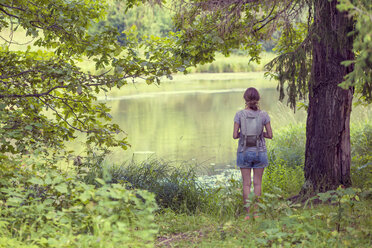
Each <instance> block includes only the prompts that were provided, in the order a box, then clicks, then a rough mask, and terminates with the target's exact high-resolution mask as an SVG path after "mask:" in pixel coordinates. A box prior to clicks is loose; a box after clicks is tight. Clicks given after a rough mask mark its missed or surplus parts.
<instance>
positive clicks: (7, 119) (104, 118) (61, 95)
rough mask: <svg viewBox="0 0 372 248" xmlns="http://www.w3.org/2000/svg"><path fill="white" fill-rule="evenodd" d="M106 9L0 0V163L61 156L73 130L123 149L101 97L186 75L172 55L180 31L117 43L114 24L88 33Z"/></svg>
mask: <svg viewBox="0 0 372 248" xmlns="http://www.w3.org/2000/svg"><path fill="white" fill-rule="evenodd" d="M125 2H126V3H127V8H130V7H132V6H133V2H134V1H125ZM106 10H107V4H106V1H105V0H100V1H96V0H84V1H80V0H71V1H67V0H42V1H41V0H40V1H30V0H0V38H1V42H2V43H0V120H1V123H0V162H1V163H0V164H3V160H8V162H9V161H15V160H16V158H21V157H22V155H23V154H29V153H30V152H36V151H39V152H42V153H43V154H46V155H47V156H48V154H50V153H52V152H53V153H54V152H61V151H63V148H64V141H67V140H71V139H74V138H75V137H76V132H81V133H84V134H85V135H86V141H87V143H88V144H94V146H95V147H97V148H102V149H107V148H110V147H122V148H124V149H125V148H126V147H127V146H128V143H127V142H126V137H125V134H124V133H123V131H122V129H121V128H120V127H119V126H118V125H116V124H113V123H111V122H110V120H111V116H110V114H109V109H108V108H107V107H106V106H105V104H104V103H102V102H97V101H96V100H97V93H99V92H101V91H103V92H105V91H108V90H110V89H111V88H113V87H117V88H120V87H122V86H123V85H125V84H127V83H128V82H131V81H132V80H135V79H137V78H142V79H143V80H146V82H147V83H152V82H158V81H159V79H160V78H161V77H162V76H170V74H171V73H173V72H175V71H177V70H183V66H182V64H183V62H182V61H180V60H179V59H180V57H177V56H174V55H173V53H172V49H173V47H174V46H175V40H176V39H173V38H172V36H173V35H174V36H176V35H175V34H170V35H169V37H168V38H157V37H150V38H147V39H144V38H142V39H139V37H138V34H137V32H136V29H135V27H133V28H131V29H130V30H126V31H125V33H124V37H123V38H122V39H121V44H119V43H118V42H117V37H118V36H119V35H121V33H119V31H118V30H117V29H116V28H114V27H112V26H110V25H106V26H103V27H101V29H100V30H99V32H95V33H94V34H91V33H90V32H88V30H89V28H90V27H91V26H92V25H94V24H95V23H97V22H99V21H100V20H102V19H104V18H105V14H106ZM82 61H84V62H85V65H86V64H88V65H94V66H95V70H93V72H90V71H88V69H87V68H85V67H84V63H81V62H82ZM120 134H121V135H120ZM66 152H67V151H66ZM54 157H55V156H54Z"/></svg>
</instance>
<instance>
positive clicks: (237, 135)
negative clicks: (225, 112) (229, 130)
mask: <svg viewBox="0 0 372 248" xmlns="http://www.w3.org/2000/svg"><path fill="white" fill-rule="evenodd" d="M239 128H240V126H239V123H236V122H234V133H233V138H234V139H239V137H240V133H239Z"/></svg>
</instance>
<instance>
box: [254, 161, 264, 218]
mask: <svg viewBox="0 0 372 248" xmlns="http://www.w3.org/2000/svg"><path fill="white" fill-rule="evenodd" d="M264 169H265V168H257V169H253V187H254V188H253V190H254V194H255V195H256V196H257V197H258V196H260V195H261V186H262V175H263V172H264ZM257 200H258V199H257ZM254 208H257V205H255V206H254ZM253 214H254V215H255V216H254V218H257V217H258V215H257V214H255V213H253Z"/></svg>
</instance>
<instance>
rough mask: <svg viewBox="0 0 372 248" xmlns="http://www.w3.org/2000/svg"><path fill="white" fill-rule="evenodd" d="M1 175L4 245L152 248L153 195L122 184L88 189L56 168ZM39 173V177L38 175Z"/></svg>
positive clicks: (23, 169)
mask: <svg viewBox="0 0 372 248" xmlns="http://www.w3.org/2000/svg"><path fill="white" fill-rule="evenodd" d="M14 169H15V170H13V171H18V172H17V173H14V175H12V176H9V175H4V174H3V175H1V180H0V183H1V184H2V185H9V184H10V186H11V187H1V191H0V232H1V234H2V236H5V237H9V238H8V239H2V240H0V242H1V243H0V244H1V245H5V244H7V245H8V246H7V247H20V246H21V244H25V245H26V244H27V245H28V244H30V245H31V244H35V245H37V246H43V247H116V246H131V247H139V246H141V247H152V244H153V241H154V235H155V234H156V232H157V227H156V225H155V224H154V223H153V218H154V215H153V212H154V211H155V210H156V209H157V206H156V203H155V199H154V196H153V194H151V193H149V192H147V191H143V190H128V189H126V186H125V185H123V184H110V185H108V184H105V183H104V181H102V180H101V179H96V180H97V184H98V185H99V186H95V185H91V184H86V183H84V182H82V181H80V180H78V179H77V178H76V176H74V175H72V174H71V172H69V173H63V172H62V171H59V170H58V169H56V168H53V167H50V166H48V167H47V168H45V167H44V166H38V167H37V168H34V169H32V168H28V167H19V166H16V167H15V168H14ZM35 171H37V172H35Z"/></svg>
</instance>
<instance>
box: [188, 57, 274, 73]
mask: <svg viewBox="0 0 372 248" xmlns="http://www.w3.org/2000/svg"><path fill="white" fill-rule="evenodd" d="M274 57H275V54H273V53H267V52H262V53H261V61H260V63H256V62H250V58H249V56H248V55H245V54H241V55H238V54H231V55H230V56H229V57H225V56H224V55H222V54H217V55H216V58H215V61H213V62H212V63H209V64H204V65H198V66H197V67H195V68H191V69H189V71H190V72H192V73H226V72H230V73H231V72H257V71H264V66H265V64H267V63H268V62H270V61H271V60H272V59H273V58H274Z"/></svg>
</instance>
